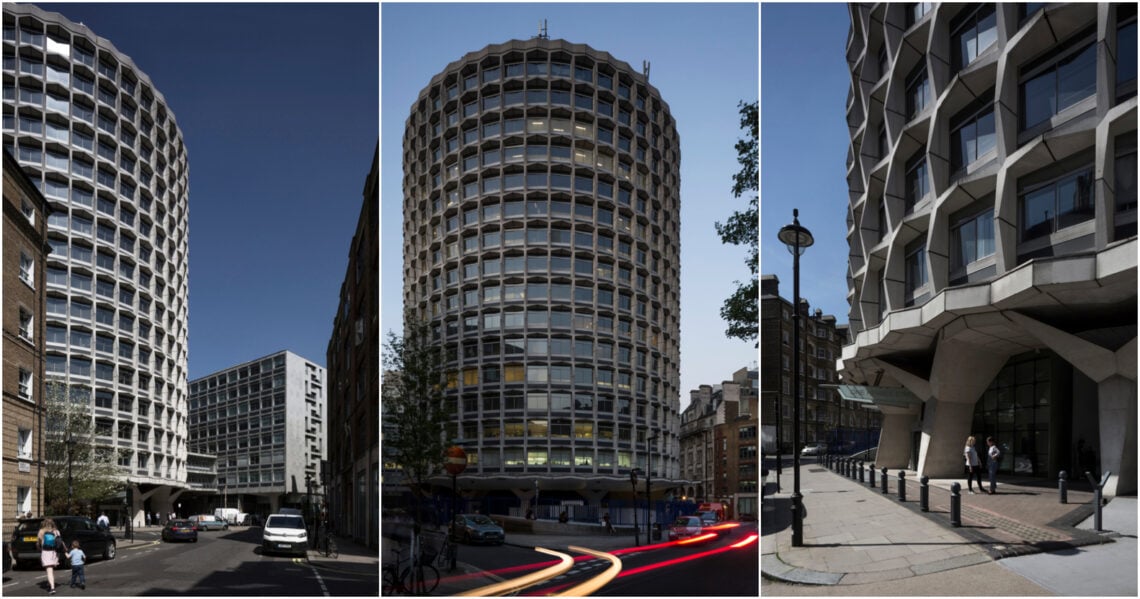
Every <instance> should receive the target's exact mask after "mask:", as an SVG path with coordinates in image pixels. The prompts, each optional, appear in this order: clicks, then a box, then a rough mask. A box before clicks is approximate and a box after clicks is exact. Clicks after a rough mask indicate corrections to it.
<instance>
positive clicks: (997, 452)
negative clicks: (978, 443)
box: [986, 437, 1001, 495]
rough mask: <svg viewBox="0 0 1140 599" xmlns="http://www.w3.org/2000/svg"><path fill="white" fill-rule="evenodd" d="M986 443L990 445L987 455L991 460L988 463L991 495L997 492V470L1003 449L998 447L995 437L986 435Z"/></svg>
mask: <svg viewBox="0 0 1140 599" xmlns="http://www.w3.org/2000/svg"><path fill="white" fill-rule="evenodd" d="M986 444H987V445H989V446H990V449H989V451H988V452H987V455H988V456H989V458H990V461H989V462H988V463H987V464H986V466H988V467H989V470H990V491H989V493H990V495H996V494H997V471H998V464H1000V463H1001V449H998V446H997V442H995V441H994V438H993V437H986Z"/></svg>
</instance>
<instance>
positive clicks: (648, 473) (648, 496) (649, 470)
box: [635, 435, 657, 545]
mask: <svg viewBox="0 0 1140 599" xmlns="http://www.w3.org/2000/svg"><path fill="white" fill-rule="evenodd" d="M656 440H657V435H653V436H652V437H649V438H647V439H645V458H646V460H647V462H646V464H645V543H646V544H647V545H648V544H649V530H650V528H649V511H650V510H651V509H653V508H652V505H653V494H652V493H651V492H650V483H649V481H650V478H651V477H652V476H653V451H652V450H651V449H650V444H651V443H653V442H654V441H656ZM635 519H636V518H635Z"/></svg>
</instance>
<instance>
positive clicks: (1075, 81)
mask: <svg viewBox="0 0 1140 599" xmlns="http://www.w3.org/2000/svg"><path fill="white" fill-rule="evenodd" d="M1092 38H1093V33H1092V32H1091V31H1089V32H1088V33H1086V34H1084V35H1078V36H1077V38H1076V42H1077V43H1076V44H1073V43H1069V44H1066V45H1065V46H1063V47H1062V48H1061V49H1060V50H1058V52H1057V53H1055V54H1052V55H1050V56H1047V57H1046V58H1045V61H1046V64H1043V65H1040V66H1034V65H1030V66H1029V67H1027V68H1025V69H1023V73H1025V75H1023V77H1022V82H1021V86H1020V92H1021V94H1020V96H1021V129H1022V130H1023V131H1024V130H1026V129H1030V128H1032V127H1035V126H1037V125H1039V124H1041V123H1044V122H1047V121H1048V120H1049V119H1050V118H1052V117H1053V116H1054V115H1056V114H1058V113H1060V112H1062V111H1064V110H1065V109H1066V108H1069V107H1070V106H1073V105H1075V104H1077V103H1078V102H1080V101H1081V100H1083V99H1085V98H1088V97H1090V96H1092V95H1094V94H1095V93H1096V44H1095V43H1094V41H1095V40H1093V39H1092ZM1079 44H1084V45H1079ZM1078 45H1079V46H1078Z"/></svg>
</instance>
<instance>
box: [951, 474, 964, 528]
mask: <svg viewBox="0 0 1140 599" xmlns="http://www.w3.org/2000/svg"><path fill="white" fill-rule="evenodd" d="M950 525H951V526H962V485H960V484H958V483H954V484H952V485H950Z"/></svg>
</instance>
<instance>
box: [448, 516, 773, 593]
mask: <svg viewBox="0 0 1140 599" xmlns="http://www.w3.org/2000/svg"><path fill="white" fill-rule="evenodd" d="M755 534H758V531H757V526H756V523H755V522H752V523H745V524H744V525H742V526H740V527H739V528H734V529H729V530H727V531H725V533H724V534H722V535H721V536H720V537H718V538H717V539H714V540H710V541H707V542H702V543H698V544H693V545H687V546H670V547H662V548H658V549H649V550H640V551H638V550H631V551H629V552H620V551H619V552H618V553H619V555H618V557H619V558H620V559H621V561H622V572H621V573H619V575H618V577H617V578H615V579H614V580H612V581H610V582H609V583H608V584H607V585H606V586H605V587H603V588H602V589H600V590H599V591H597V592H596V593H594V594H595V595H603V596H612V595H619V596H631V595H632V596H647V595H648V596H728V595H731V596H750V597H756V596H758V594H759V591H760V582H759V579H760V555H759V552H760V550H759V542H758V540H757V541H753V542H752V543H749V544H747V545H745V546H743V547H740V548H734V547H730V546H731V545H733V544H735V543H738V542H741V541H743V540H744V539H745V538H746V537H747V536H748V535H755ZM582 546H584V547H589V542H588V538H583V542H582ZM548 549H552V550H555V551H564V550H565V548H564V547H548ZM459 550H460V559H461V560H462V561H464V562H467V563H470V564H472V565H475V566H478V567H479V568H481V569H483V570H488V571H492V572H494V573H495V574H496V575H497V576H499V577H500V578H503V579H509V578H514V577H518V576H521V575H523V574H527V573H530V572H533V571H534V568H526V566H527V565H533V564H538V563H543V562H551V561H553V560H554V558H552V557H551V556H549V555H546V554H542V553H538V552H535V551H533V550H531V549H524V548H521V547H513V546H510V545H504V546H496V547H477V546H467V545H464V546H461V547H460V549H459ZM606 567H607V563H606V562H604V561H602V560H598V559H587V560H581V561H577V562H576V563H575V565H574V567H573V568H571V569H570V571H569V572H567V573H566V574H564V575H562V576H559V577H557V578H555V579H553V580H551V581H548V582H545V583H543V584H540V585H537V586H534V587H530V588H528V589H525V590H523V591H522V592H520V593H519V594H521V595H545V594H547V593H550V592H560V591H564V590H566V589H567V588H569V587H571V586H573V585H575V584H579V583H581V582H585V581H586V580H588V579H590V578H591V577H594V576H597V575H599V574H601V573H602V572H603V571H604V570H605V569H606ZM442 574H443V575H444V576H447V573H442Z"/></svg>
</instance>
